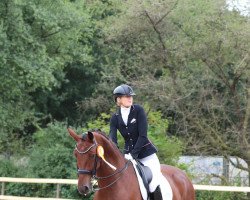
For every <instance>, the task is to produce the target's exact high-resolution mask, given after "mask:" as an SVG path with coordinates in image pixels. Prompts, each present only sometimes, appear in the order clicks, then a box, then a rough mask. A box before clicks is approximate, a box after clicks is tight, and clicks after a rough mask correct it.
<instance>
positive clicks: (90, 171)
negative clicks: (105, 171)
mask: <svg viewBox="0 0 250 200" xmlns="http://www.w3.org/2000/svg"><path fill="white" fill-rule="evenodd" d="M97 146H98V145H97V142H96V140H95V139H94V144H92V145H91V146H90V147H88V148H87V149H86V150H84V151H80V150H79V149H78V148H77V144H76V147H75V150H76V151H77V152H78V153H79V154H86V153H88V152H89V151H90V150H91V149H92V148H93V147H97ZM98 159H99V157H98V156H97V154H95V163H94V168H93V169H92V170H87V169H79V168H77V174H78V175H79V174H88V175H91V178H93V179H96V180H102V179H107V178H111V177H113V176H114V175H116V174H119V173H122V172H123V171H125V170H126V169H127V168H128V165H129V163H130V162H131V161H130V160H128V161H127V162H126V164H125V166H124V167H123V168H122V169H120V170H118V171H116V172H114V173H113V174H110V175H108V176H103V177H98V176H96V168H97V162H98ZM120 178H121V176H120V177H118V178H117V179H116V180H115V181H113V182H112V183H111V184H109V185H107V186H105V187H102V188H96V189H94V190H95V191H98V190H101V189H105V188H108V187H110V186H111V185H113V184H114V183H116V182H117V181H118V180H119V179H120Z"/></svg>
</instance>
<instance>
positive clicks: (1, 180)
mask: <svg viewBox="0 0 250 200" xmlns="http://www.w3.org/2000/svg"><path fill="white" fill-rule="evenodd" d="M0 183H2V188H1V195H0V200H10V199H11V200H17V199H18V200H33V199H34V200H52V199H60V186H61V185H76V184H77V180H75V179H37V178H10V177H0ZM5 183H43V184H56V185H57V189H56V197H55V198H39V197H15V196H5V195H4V192H5ZM194 188H195V190H206V191H222V192H223V191H224V192H250V187H236V186H212V185H194ZM60 200H66V199H60ZM67 200H68V199H67Z"/></svg>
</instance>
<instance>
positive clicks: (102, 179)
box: [68, 128, 195, 200]
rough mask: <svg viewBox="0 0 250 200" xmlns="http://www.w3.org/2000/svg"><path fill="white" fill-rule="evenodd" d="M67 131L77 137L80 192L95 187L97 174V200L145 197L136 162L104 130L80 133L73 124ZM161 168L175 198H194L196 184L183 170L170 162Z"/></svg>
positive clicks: (176, 199)
mask: <svg viewBox="0 0 250 200" xmlns="http://www.w3.org/2000/svg"><path fill="white" fill-rule="evenodd" d="M68 132H69V134H70V136H71V137H72V138H73V139H74V140H75V141H76V147H75V149H74V155H75V157H76V160H77V172H78V186H77V188H78V191H79V193H80V194H82V195H85V196H86V195H87V194H89V193H90V192H91V191H92V190H93V188H92V179H93V178H94V179H96V180H97V182H98V188H97V189H94V190H95V191H96V192H95V194H94V200H142V196H141V193H140V188H139V184H138V180H137V176H136V172H135V170H134V168H133V164H132V163H131V161H129V160H127V159H125V158H124V155H123V154H122V153H121V152H120V150H119V149H118V148H117V146H116V145H115V144H114V143H113V142H112V141H111V140H110V139H109V138H108V137H107V136H106V135H105V134H104V133H102V132H100V131H92V132H90V131H89V132H87V133H86V134H84V135H77V134H76V133H75V132H74V131H73V130H72V129H70V128H68ZM104 152H105V153H104ZM104 154H105V156H104ZM161 171H162V173H163V175H164V176H165V178H166V179H167V180H168V182H169V184H170V186H171V188H172V191H173V199H172V200H194V199H195V192H194V187H193V185H192V183H191V181H190V180H189V179H188V177H187V175H186V174H185V173H184V172H183V171H181V170H180V169H178V168H175V167H173V166H169V165H161Z"/></svg>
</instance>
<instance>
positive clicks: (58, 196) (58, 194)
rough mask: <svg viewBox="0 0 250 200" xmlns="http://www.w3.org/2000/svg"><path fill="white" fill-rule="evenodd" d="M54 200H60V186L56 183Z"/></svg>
mask: <svg viewBox="0 0 250 200" xmlns="http://www.w3.org/2000/svg"><path fill="white" fill-rule="evenodd" d="M56 198H57V199H59V198H60V184H59V183H57V186H56Z"/></svg>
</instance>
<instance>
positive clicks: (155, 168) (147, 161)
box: [138, 153, 162, 192]
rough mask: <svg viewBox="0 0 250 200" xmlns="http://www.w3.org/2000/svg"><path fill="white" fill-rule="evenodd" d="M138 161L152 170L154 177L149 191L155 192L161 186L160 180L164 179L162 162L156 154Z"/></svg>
mask: <svg viewBox="0 0 250 200" xmlns="http://www.w3.org/2000/svg"><path fill="white" fill-rule="evenodd" d="M138 160H139V161H140V162H141V163H143V164H144V165H145V166H147V167H149V168H150V169H151V171H152V174H153V177H152V181H151V183H150V184H149V191H150V192H154V191H155V189H156V187H157V186H158V185H160V180H161V178H162V173H161V165H160V161H159V159H158V157H157V155H156V154H155V153H154V154H152V155H150V156H147V157H146V158H142V159H138Z"/></svg>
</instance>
